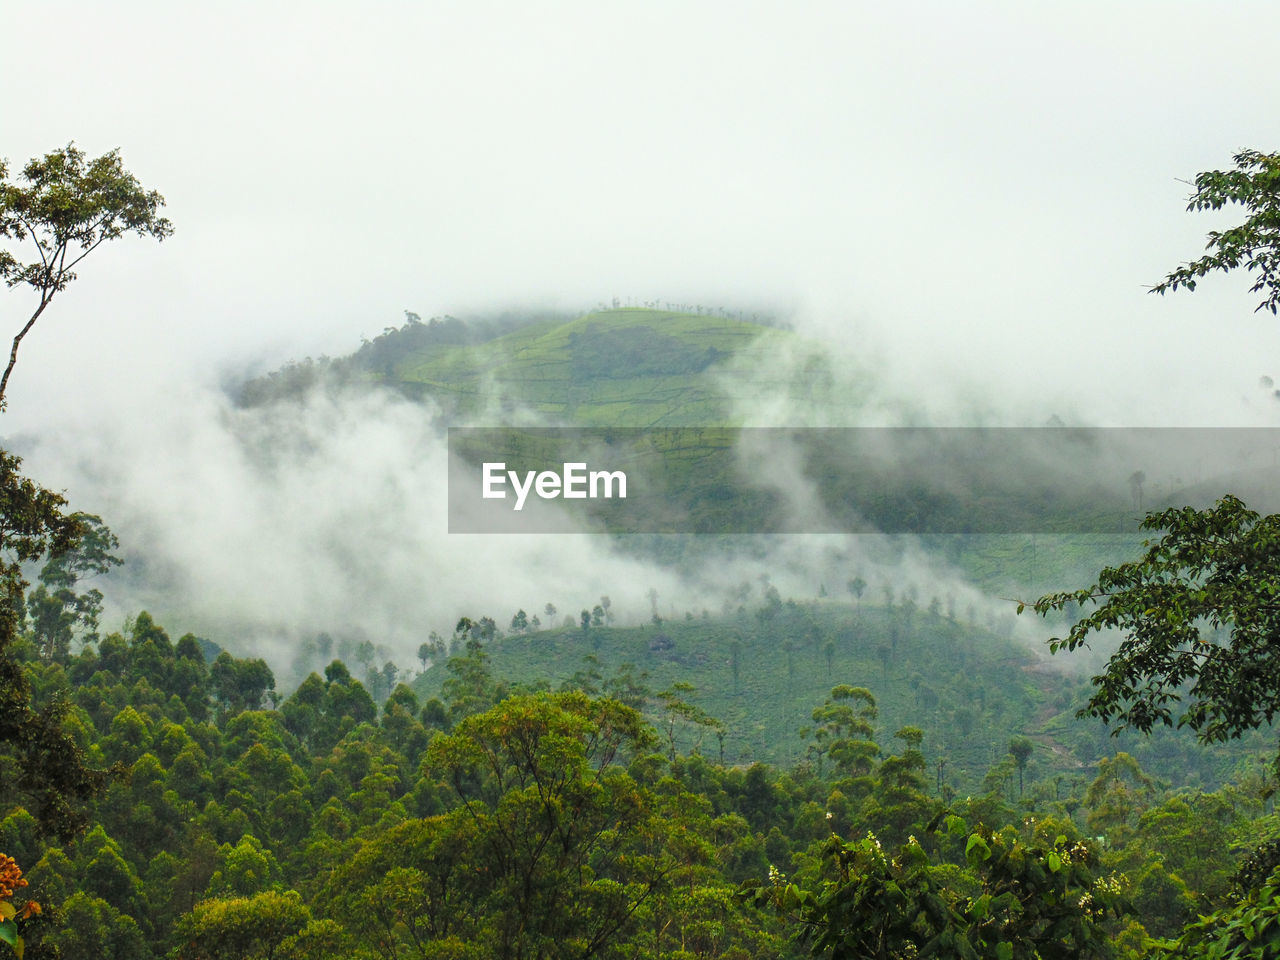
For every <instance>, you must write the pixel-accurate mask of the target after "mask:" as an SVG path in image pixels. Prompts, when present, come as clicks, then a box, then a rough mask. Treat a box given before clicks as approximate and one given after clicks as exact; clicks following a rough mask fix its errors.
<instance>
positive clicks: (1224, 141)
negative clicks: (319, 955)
mask: <svg viewBox="0 0 1280 960" xmlns="http://www.w3.org/2000/svg"><path fill="white" fill-rule="evenodd" d="M59 9H60V15H59V17H58V23H57V26H56V31H51V28H50V25H49V23H48V19H47V18H48V13H47V11H44V10H42V9H41V8H40V7H39V6H37V5H27V6H24V7H17V8H15V9H13V10H11V11H7V13H6V35H7V37H8V43H6V44H5V48H6V49H5V56H4V59H5V62H6V66H7V69H6V78H7V79H6V93H7V95H6V106H5V116H4V123H3V126H2V128H0V129H2V130H3V133H4V136H3V139H2V140H0V155H2V156H4V157H6V158H7V159H8V160H9V161H10V163H11V164H12V165H20V164H21V163H22V162H23V161H25V160H26V159H27V158H28V157H31V156H34V155H38V154H40V153H43V152H45V151H47V150H50V149H53V148H54V147H56V146H59V145H63V144H65V143H67V142H68V141H70V140H73V139H74V140H75V141H76V143H77V144H78V145H80V146H81V147H82V148H84V149H85V150H86V151H88V152H90V153H91V154H96V153H99V152H102V151H104V150H107V149H110V148H113V147H117V146H118V147H120V148H121V149H122V153H123V157H124V161H125V164H126V166H127V167H129V168H130V169H131V170H132V171H133V172H134V173H136V174H137V176H138V177H139V179H140V180H141V181H142V182H143V183H144V184H145V185H146V186H148V187H153V188H155V189H158V190H160V191H161V192H162V193H163V194H164V195H165V197H166V198H167V201H168V206H167V208H166V211H165V212H166V215H168V216H169V217H170V218H171V219H172V220H173V222H174V224H175V227H176V233H175V235H174V236H173V237H172V238H171V239H169V240H167V241H165V242H164V243H163V244H161V245H159V246H157V245H155V244H148V243H143V242H142V241H137V240H132V239H129V240H122V241H119V242H117V243H115V244H113V245H110V246H109V247H104V248H103V249H101V250H99V251H97V252H95V254H94V255H93V256H92V257H91V258H90V259H89V260H87V261H86V262H85V264H84V265H83V268H82V269H81V270H80V278H79V279H78V280H76V281H75V283H74V284H73V285H72V286H71V287H70V288H69V289H68V290H66V291H65V292H64V293H62V294H60V295H59V296H58V297H57V299H56V300H55V301H54V303H53V305H52V306H51V307H50V309H49V310H48V311H47V313H46V315H45V317H44V318H42V320H41V321H40V323H39V324H38V325H37V327H36V328H35V330H34V331H33V333H32V334H31V335H30V337H28V339H27V341H26V342H25V343H24V346H23V348H22V354H21V358H20V361H19V364H18V368H17V372H16V373H15V376H14V379H13V381H12V383H11V384H10V388H9V393H8V399H9V410H8V411H7V412H6V413H5V414H4V415H3V423H0V432H3V434H4V435H5V436H7V437H8V438H9V443H10V444H11V445H12V446H13V447H15V448H16V449H19V450H20V451H22V452H23V453H24V454H25V455H26V456H27V458H28V460H27V468H28V470H29V472H30V473H31V474H32V475H34V476H36V477H38V478H39V479H41V480H42V482H44V483H45V484H47V485H49V486H52V487H55V488H60V489H66V491H67V492H68V494H69V495H70V497H71V498H72V500H73V504H74V505H75V506H76V507H79V508H82V509H86V510H92V511H96V512H101V513H103V514H104V515H105V517H106V519H107V521H108V523H109V524H110V525H111V526H112V528H113V529H115V530H116V532H117V533H118V534H119V535H120V537H121V539H122V540H123V541H124V542H125V545H126V548H127V550H128V551H129V553H130V555H131V556H133V557H136V558H141V557H146V558H147V565H146V567H145V569H141V568H138V567H134V568H133V569H132V571H131V572H127V573H126V578H127V579H126V580H125V581H122V584H121V588H120V589H121V597H122V599H119V600H118V601H117V603H118V605H119V607H118V609H117V610H116V611H115V613H116V614H117V615H120V616H122V615H123V614H124V613H128V612H131V611H132V610H136V609H137V607H138V606H140V605H142V604H156V603H159V604H161V605H163V606H164V607H165V608H166V609H168V610H171V611H172V615H173V616H174V617H176V618H177V619H178V620H179V621H181V622H179V623H174V624H172V627H173V628H174V629H177V630H185V629H199V630H206V631H209V632H210V633H211V634H212V633H217V634H218V635H219V637H221V638H223V639H229V640H231V639H234V638H237V637H239V638H241V642H243V643H245V644H248V645H250V646H252V645H253V644H270V643H275V644H277V646H279V645H280V644H287V643H292V642H294V640H295V639H296V636H297V635H298V633H300V632H302V631H306V630H312V629H341V628H348V627H350V628H352V629H354V627H355V626H356V625H359V626H361V627H362V628H363V629H365V630H367V631H368V632H369V633H370V634H371V635H375V636H377V637H385V638H387V639H386V642H389V643H393V644H394V646H395V647H396V648H397V654H398V656H399V657H400V659H401V660H407V658H408V657H409V656H411V654H407V653H406V652H405V651H409V650H412V649H415V648H416V643H417V642H419V641H420V639H422V638H424V637H425V633H426V631H428V630H430V629H447V628H448V625H449V622H450V618H451V617H454V616H456V615H459V614H460V613H462V612H467V613H472V614H473V615H478V614H489V615H493V616H495V617H498V618H499V620H500V622H501V619H502V618H503V617H509V616H510V614H511V613H512V612H514V610H515V609H516V608H517V607H519V606H524V607H525V609H527V610H529V611H530V612H534V611H535V610H538V609H541V606H542V605H543V604H544V603H546V602H548V601H551V602H554V603H556V604H557V605H558V606H560V607H561V609H562V611H565V610H569V611H573V610H577V609H579V608H580V607H581V606H583V605H590V603H593V602H595V600H597V599H598V597H599V595H600V594H602V593H608V594H609V595H610V596H611V597H612V598H613V600H614V604H615V607H616V608H617V609H618V612H619V613H620V614H623V615H624V616H636V617H639V618H643V617H644V616H645V615H646V614H647V612H648V601H647V600H645V599H644V593H645V591H647V590H648V588H649V587H650V586H652V587H654V588H655V589H657V590H658V591H659V593H660V595H661V596H663V597H664V598H665V602H667V603H669V604H671V607H672V609H674V610H682V609H684V608H685V606H686V605H688V606H693V605H694V604H699V602H700V598H705V597H706V596H707V595H708V591H709V590H713V589H716V588H718V587H717V583H718V584H719V586H723V587H725V588H726V589H728V588H729V587H730V586H731V585H732V584H734V583H736V582H740V580H741V579H750V578H751V577H754V576H755V575H756V574H757V573H758V572H759V570H758V569H757V568H753V567H752V565H751V564H750V563H748V562H747V561H745V560H744V561H742V566H741V567H740V568H739V567H735V566H732V565H730V564H726V566H725V568H724V569H723V570H718V571H715V572H713V573H709V574H708V575H707V578H708V580H709V581H712V582H711V583H710V584H708V583H703V584H681V583H679V582H677V581H676V580H675V578H674V575H673V574H671V573H670V572H668V571H665V570H661V569H658V568H656V567H654V566H652V565H649V564H644V563H641V562H640V561H638V560H634V559H628V558H626V557H622V556H619V555H617V554H616V552H614V551H613V550H612V549H611V547H610V545H609V543H608V541H606V540H605V539H604V538H599V537H596V538H592V537H556V538H549V539H545V540H544V539H536V538H525V539H522V538H518V537H517V538H513V537H493V538H484V537H474V538H461V537H457V536H452V537H451V536H449V535H448V534H447V532H446V530H445V526H444V525H445V517H444V495H443V484H444V482H445V474H444V468H443V465H442V463H443V462H442V460H441V451H440V447H439V444H438V443H436V442H434V441H433V440H432V439H431V437H430V436H429V435H428V434H429V431H428V430H427V428H426V426H425V422H426V417H425V414H424V412H423V411H421V410H419V409H416V408H413V407H411V406H409V405H407V404H405V403H404V402H402V401H399V400H396V399H394V398H391V397H387V396H381V395H359V396H356V395H346V396H344V397H342V398H339V399H334V398H332V397H324V396H315V397H311V398H309V399H308V400H306V401H305V402H303V403H300V404H296V405H293V406H290V407H288V408H286V409H284V410H278V411H275V412H274V413H273V412H270V411H263V410H257V411H245V410H240V409H237V408H235V407H234V406H233V405H232V404H230V403H229V402H228V401H227V399H226V397H225V396H224V395H223V394H222V392H221V390H220V384H222V383H224V382H226V381H228V380H229V379H231V380H234V379H236V378H239V377H242V376H244V375H245V374H246V373H251V372H258V371H263V370H267V369H271V368H272V367H274V366H276V365H278V364H280V363H283V362H285V361H287V360H289V359H297V358H301V357H305V356H319V355H321V354H329V355H339V354H343V353H347V352H349V351H351V350H352V349H354V348H355V347H356V346H358V344H359V342H360V339H361V338H362V337H373V336H375V335H376V334H378V333H379V332H381V331H382V330H383V328H385V327H387V326H391V325H395V324H397V323H399V322H400V320H401V317H402V311H403V310H405V309H411V310H414V311H416V312H418V313H420V314H422V315H423V316H424V317H425V316H429V315H432V314H442V313H447V312H450V313H457V314H465V313H467V312H474V311H483V310H489V309H495V308H500V307H504V306H519V307H521V308H551V309H560V310H565V311H568V312H573V311H577V310H582V309H588V308H590V307H592V306H593V305H594V304H596V303H597V302H599V301H602V300H609V299H610V298H612V297H614V296H620V297H623V298H626V297H636V298H658V299H665V300H672V301H675V300H682V301H687V302H697V303H710V304H722V303H730V304H738V305H751V304H767V305H771V304H785V305H786V306H787V309H788V314H789V317H790V318H791V320H792V321H793V322H794V324H795V326H796V328H797V330H798V332H799V333H800V335H801V336H802V337H803V338H805V339H806V340H808V341H809V342H811V343H813V344H816V345H817V347H818V349H820V350H821V351H823V352H824V354H825V355H827V356H829V357H830V358H831V359H832V362H833V368H834V369H837V370H843V371H846V372H847V373H848V374H849V379H848V380H847V381H844V380H837V381H836V382H835V384H834V385H833V388H832V389H833V396H834V395H835V394H837V393H839V392H841V391H846V388H847V391H862V392H863V396H864V399H865V403H863V404H862V405H860V406H859V407H857V408H856V412H855V413H852V414H849V416H850V417H852V418H854V419H855V420H856V422H859V423H896V422H903V421H909V422H924V423H932V424H939V425H956V424H975V423H982V424H987V425H997V424H1008V425H1019V426H1024V425H1040V424H1043V423H1044V422H1045V421H1046V420H1047V419H1048V418H1049V417H1051V416H1057V417H1059V418H1060V419H1061V420H1062V421H1064V422H1066V423H1068V424H1069V425H1090V426H1147V425H1152V426H1161V425H1163V426H1216V425H1241V426H1248V425H1259V426H1263V425H1276V424H1277V420H1278V419H1280V403H1278V402H1276V400H1275V399H1274V397H1273V396H1272V395H1271V393H1270V391H1267V390H1263V389H1261V388H1260V387H1259V378H1260V377H1262V376H1264V375H1270V376H1275V377H1280V323H1277V321H1276V320H1275V318H1273V317H1271V316H1269V315H1262V314H1257V313H1254V312H1253V307H1254V306H1255V304H1256V298H1255V297H1254V296H1253V295H1251V294H1249V293H1248V292H1247V287H1248V283H1247V282H1246V281H1245V280H1244V278H1243V277H1241V276H1233V277H1220V278H1215V279H1213V280H1211V281H1206V282H1205V283H1204V284H1203V285H1202V286H1201V288H1200V289H1199V290H1197V291H1196V292H1195V293H1194V294H1192V295H1183V294H1181V293H1179V294H1176V295H1172V296H1169V297H1164V298H1161V297H1154V296H1150V295H1149V294H1148V293H1147V287H1148V286H1149V285H1150V284H1153V283H1155V282H1156V281H1158V280H1159V279H1160V278H1161V277H1163V275H1164V274H1165V273H1167V272H1168V270H1170V269H1171V268H1172V267H1174V266H1175V265H1176V264H1178V263H1179V262H1182V261H1184V260H1187V259H1190V258H1192V257H1194V256H1196V255H1197V254H1198V253H1199V251H1200V250H1201V248H1202V247H1203V242H1204V239H1203V238H1204V234H1205V232H1206V231H1207V230H1209V229H1211V228H1213V227H1220V226H1223V225H1224V224H1226V223H1230V222H1231V215H1230V214H1229V213H1224V214H1222V215H1220V216H1212V215H1190V214H1187V213H1185V212H1184V206H1185V198H1186V195H1187V193H1188V191H1189V186H1188V184H1187V183H1186V182H1185V180H1186V179H1187V178H1190V177H1192V176H1193V175H1194V174H1195V173H1196V172H1197V171H1199V170H1204V169H1209V168H1213V167H1223V166H1226V165H1228V164H1229V163H1230V157H1231V155H1232V153H1234V152H1235V151H1237V150H1238V149H1241V148H1243V147H1256V148H1258V149H1264V150H1271V149H1276V147H1277V144H1276V127H1275V124H1274V117H1276V116H1277V115H1280V76H1278V75H1277V74H1276V71H1275V70H1274V67H1273V61H1274V56H1273V49H1272V48H1273V45H1274V44H1273V38H1274V37H1275V36H1277V35H1280V9H1277V8H1276V7H1275V5H1274V4H1270V3H1261V2H1259V3H1239V4H1235V5H1233V6H1232V8H1231V11H1230V15H1227V14H1226V13H1224V12H1223V10H1222V8H1221V7H1219V6H1217V5H1215V4H1212V3H1209V2H1207V0H1202V2H1182V3H1132V4H1125V5H1122V6H1120V7H1119V8H1117V6H1116V5H1113V4H1102V3H1071V4H1050V5H1039V6H1035V7H1027V6H1026V5H1017V4H1011V3H1009V4H1002V3H987V4H978V5H964V6H963V7H957V6H956V5H950V4H942V3H934V4H928V3H919V4H909V5H898V6H894V7H893V8H892V9H885V8H883V6H882V5H865V4H836V3H812V4H804V5H788V6H785V7H784V6H782V5H777V6H774V5H742V4H728V3H706V4H695V5H688V4H675V3H650V4H644V5H642V6H641V7H639V8H636V9H627V10H623V9H612V8H607V7H601V6H600V5H598V4H586V3H564V4H555V5H552V6H542V7H529V6H527V5H523V4H514V3H488V4H486V3H475V4H466V5H461V4H445V3H428V4H417V5H408V4H404V5H402V4H393V3H387V4H382V5H377V6H374V7H366V8H362V9H361V10H360V11H359V12H357V9H356V8H355V7H354V6H352V5H350V4H343V5H337V4H323V3H320V4H282V5H273V6H271V7H270V8H269V9H263V8H261V7H260V6H258V5H250V4H247V3H246V4H221V5H218V6H216V7H208V8H202V9H196V8H189V7H187V6H184V5H173V4H160V3H136V2H123V3H118V4H112V5H110V6H104V5H98V4H89V3H75V2H73V3H69V4H64V5H63V6H62V7H60V8H59ZM1242 24H1246V25H1247V29H1246V28H1242ZM51 36H56V39H57V49H56V50H55V49H53V48H52V47H51V45H50V44H48V43H41V42H38V38H41V37H51ZM2 302H3V308H2V309H3V317H4V320H5V323H6V324H7V325H8V327H9V328H10V329H11V330H14V331H16V329H17V328H18V326H20V324H21V323H22V322H23V321H24V320H25V318H26V316H27V315H28V314H29V311H30V309H31V307H32V305H31V304H30V302H29V300H28V299H27V298H25V297H24V294H23V292H22V291H20V290H14V291H10V292H8V293H7V294H5V296H4V298H3V301H2ZM792 359H793V358H790V357H785V356H782V357H778V356H774V357H770V358H768V360H769V362H770V363H771V364H774V365H776V367H777V369H779V370H780V371H782V373H780V378H781V379H785V370H786V368H787V364H788V363H790V362H791V361H792ZM854 374H856V375H857V376H856V377H855V376H854ZM737 400H738V401H739V408H740V410H741V411H742V412H744V414H745V415H747V416H748V418H749V422H761V423H791V424H793V425H796V424H806V423H813V424H814V425H825V424H835V425H843V424H845V423H847V422H848V419H847V418H846V416H845V414H842V413H840V412H839V410H838V409H837V408H836V407H835V406H834V405H824V406H821V407H818V408H815V407H814V406H813V405H809V406H808V407H803V408H800V409H798V408H797V407H796V406H795V405H794V404H793V403H792V398H790V397H787V396H778V395H762V394H760V393H755V394H752V395H749V396H739V397H737ZM752 418H753V419H752ZM815 421H817V422H815ZM264 449H270V450H271V451H272V453H271V456H269V457H266V456H264V455H263V454H262V451H263V450H264ZM793 479H794V478H793ZM801 508H803V504H800V505H798V506H797V509H801ZM815 544H816V541H815V540H814V539H812V538H810V539H801V540H798V541H796V542H794V543H792V544H790V545H788V546H784V547H779V548H778V552H777V553H776V554H775V555H774V559H773V561H771V562H773V563H776V565H777V570H778V578H779V579H780V580H782V581H784V582H782V583H780V588H782V589H783V592H784V594H787V593H788V592H789V591H790V592H791V593H794V594H795V595H801V594H802V592H803V591H808V593H807V594H805V595H811V593H812V591H813V590H814V589H816V585H815V583H814V581H815V580H821V579H822V578H823V577H825V576H827V574H828V571H831V572H834V571H835V570H836V569H842V568H844V567H847V566H848V565H849V564H850V563H851V562H853V561H851V560H850V552H849V551H853V550H856V549H858V548H857V547H856V545H854V546H850V545H848V544H845V543H835V544H831V545H828V546H824V547H822V548H817V547H815ZM895 576H896V577H899V578H900V579H904V580H909V579H911V578H915V579H918V580H920V581H922V582H923V581H926V580H927V581H930V582H936V581H937V578H939V577H942V576H944V574H942V573H939V572H937V571H935V570H933V569H932V568H931V567H930V566H929V563H928V561H924V560H921V561H920V563H919V565H917V566H914V567H912V572H911V573H910V574H906V573H903V572H902V571H899V572H898V573H897V574H895ZM624 584H625V585H627V586H626V588H623V587H622V586H620V585H624ZM632 594H634V596H632ZM215 628H216V629H215ZM272 637H276V638H277V639H275V640H271V638H272ZM233 645H234V644H233Z"/></svg>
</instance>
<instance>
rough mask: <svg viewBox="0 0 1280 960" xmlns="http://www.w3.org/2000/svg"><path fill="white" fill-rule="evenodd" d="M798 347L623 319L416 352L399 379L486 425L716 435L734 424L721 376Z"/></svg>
mask: <svg viewBox="0 0 1280 960" xmlns="http://www.w3.org/2000/svg"><path fill="white" fill-rule="evenodd" d="M795 339H796V338H795V336H794V334H791V333H789V332H786V331H783V330H778V329H774V328H769V327H763V326H760V325H758V324H754V323H749V322H746V321H743V320H736V319H730V318H726V317H716V316H712V315H694V314H686V313H674V312H666V311H658V310H643V309H619V310H609V311H602V312H598V313H590V314H587V315H586V316H582V317H578V318H577V319H575V320H571V321H568V322H563V321H560V320H554V319H553V320H545V321H542V322H536V323H533V324H530V325H528V326H526V327H523V328H521V329H517V330H515V331H513V332H511V333H508V334H506V335H504V336H501V337H498V338H496V339H493V340H489V341H487V342H485V343H481V344H476V345H472V344H457V345H442V346H438V347H430V348H427V349H421V350H415V351H412V352H408V353H406V354H404V355H403V356H402V357H400V358H399V359H398V360H397V361H396V362H395V364H394V368H393V372H392V374H391V377H392V378H394V379H395V380H397V381H399V382H400V383H401V384H405V385H412V386H413V387H415V388H417V389H419V390H421V391H422V392H423V393H424V394H425V395H428V396H430V397H432V398H433V399H436V400H437V401H444V402H446V403H447V404H449V405H450V406H451V407H452V410H453V411H455V412H456V413H457V414H458V415H461V416H465V417H472V416H477V415H478V416H479V417H480V420H481V422H497V421H499V420H500V419H501V414H503V413H510V412H511V411H513V410H515V409H516V408H518V407H523V408H526V409H529V410H532V411H534V412H536V413H537V414H539V415H541V416H543V417H545V418H547V419H548V420H552V421H556V422H561V423H566V424H573V425H576V426H612V427H628V426H631V427H649V426H688V425H712V424H722V423H728V422H732V421H733V412H732V410H731V408H730V404H729V402H728V397H727V396H726V393H725V390H724V388H723V385H722V383H721V382H720V381H719V380H718V379H717V377H716V375H715V374H716V372H717V370H718V368H719V367H720V366H722V365H723V364H725V363H726V362H727V361H729V360H731V359H733V358H734V357H736V356H739V355H740V354H742V353H743V352H744V351H746V350H747V349H748V348H761V347H762V346H764V344H763V343H762V341H765V342H767V341H780V342H781V341H788V342H790V341H794V340H795ZM764 348H765V349H769V348H768V347H767V346H764ZM760 386H761V387H762V388H763V387H764V386H765V385H763V384H761V385H760ZM486 414H487V415H486Z"/></svg>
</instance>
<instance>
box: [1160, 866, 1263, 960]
mask: <svg viewBox="0 0 1280 960" xmlns="http://www.w3.org/2000/svg"><path fill="white" fill-rule="evenodd" d="M1153 956H1154V957H1156V958H1158V960H1175V958H1185V960H1190V958H1192V957H1195V958H1212V960H1245V958H1249V960H1273V958H1275V957H1280V876H1278V875H1277V874H1275V873H1273V874H1272V875H1271V876H1270V877H1268V878H1267V880H1266V881H1265V882H1264V883H1263V884H1262V885H1261V887H1259V888H1258V889H1256V890H1252V891H1250V892H1249V893H1248V894H1247V895H1246V896H1244V897H1242V898H1241V899H1240V900H1239V901H1237V902H1236V903H1234V904H1232V905H1231V906H1229V907H1226V908H1224V909H1222V910H1218V911H1216V912H1214V913H1211V914H1209V915H1208V916H1204V917H1200V918H1199V919H1197V920H1196V921H1194V922H1192V923H1190V924H1188V925H1187V926H1186V927H1185V928H1184V929H1183V931H1182V934H1181V935H1180V936H1179V937H1178V938H1177V939H1175V940H1168V941H1164V942H1162V943H1161V944H1159V948H1158V949H1157V950H1156V951H1155V952H1154V954H1153Z"/></svg>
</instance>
